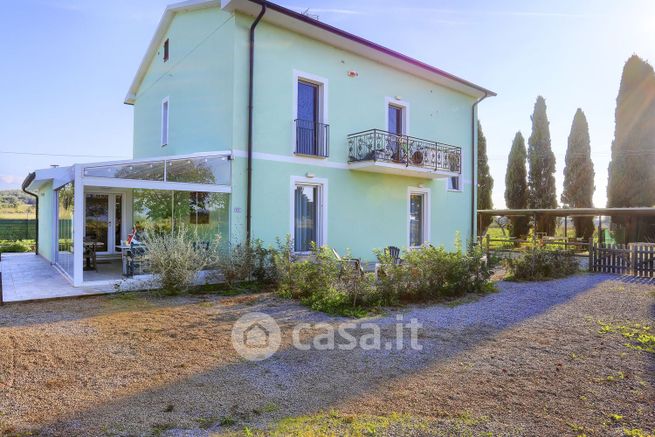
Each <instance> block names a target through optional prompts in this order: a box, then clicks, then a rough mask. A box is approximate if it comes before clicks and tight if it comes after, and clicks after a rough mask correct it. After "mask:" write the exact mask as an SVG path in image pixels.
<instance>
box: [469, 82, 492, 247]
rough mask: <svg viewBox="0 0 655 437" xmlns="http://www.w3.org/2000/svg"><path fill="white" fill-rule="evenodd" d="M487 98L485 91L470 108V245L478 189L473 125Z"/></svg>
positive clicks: (472, 236)
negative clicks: (479, 109)
mask: <svg viewBox="0 0 655 437" xmlns="http://www.w3.org/2000/svg"><path fill="white" fill-rule="evenodd" d="M487 97H489V93H487V92H486V91H485V93H484V96H482V97H480V98H479V99H478V100H476V101H475V103H473V106H471V240H470V241H471V243H470V244H474V243H475V210H476V204H475V193H476V191H477V189H478V182H477V180H476V179H477V174H476V167H475V160H476V159H477V153H475V127H476V126H475V125H476V121H477V120H476V118H475V108H476V107H477V106H478V104H479V103H480V102H481V101H483V100H484V99H486V98H487Z"/></svg>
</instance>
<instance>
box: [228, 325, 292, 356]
mask: <svg viewBox="0 0 655 437" xmlns="http://www.w3.org/2000/svg"><path fill="white" fill-rule="evenodd" d="M281 342H282V335H281V333H280V327H279V326H278V324H277V322H276V321H275V319H273V318H272V317H271V316H269V315H268V314H264V313H248V314H245V315H243V316H242V317H240V318H239V320H237V321H236V323H235V324H234V326H233V327H232V346H233V347H234V350H236V351H237V353H238V354H239V355H241V356H242V357H243V358H245V359H247V360H249V361H262V360H265V359H266V358H268V357H270V356H271V355H273V354H274V353H275V352H276V351H277V350H278V348H279V347H280V343H281Z"/></svg>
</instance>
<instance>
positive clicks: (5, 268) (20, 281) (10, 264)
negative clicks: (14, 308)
mask: <svg viewBox="0 0 655 437" xmlns="http://www.w3.org/2000/svg"><path fill="white" fill-rule="evenodd" d="M0 272H1V273H2V296H3V300H4V302H19V301H25V300H37V299H52V298H57V297H74V296H84V295H93V294H104V293H113V292H114V291H115V290H114V287H113V286H111V285H102V286H94V287H73V285H72V284H71V283H70V282H69V281H67V280H66V278H64V276H63V275H62V274H61V273H59V271H57V270H56V269H55V268H54V267H53V266H51V265H50V263H49V262H48V261H47V260H45V259H44V258H42V257H40V256H38V255H34V254H33V253H3V254H2V258H1V261H0Z"/></svg>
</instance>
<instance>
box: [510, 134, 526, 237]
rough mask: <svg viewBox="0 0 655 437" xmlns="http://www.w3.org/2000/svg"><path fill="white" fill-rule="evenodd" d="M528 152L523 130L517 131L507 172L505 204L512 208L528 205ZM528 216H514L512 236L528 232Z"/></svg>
mask: <svg viewBox="0 0 655 437" xmlns="http://www.w3.org/2000/svg"><path fill="white" fill-rule="evenodd" d="M526 159H527V152H526V151H525V140H524V139H523V135H522V134H521V132H517V133H516V135H515V136H514V141H512V149H511V150H510V152H509V157H508V159H507V171H506V172H505V204H506V205H507V207H508V208H510V209H525V208H527V207H528V180H527V177H528V171H527V169H526V167H525V161H526ZM528 229H529V227H528V219H527V217H512V236H513V237H523V236H525V235H527V233H528Z"/></svg>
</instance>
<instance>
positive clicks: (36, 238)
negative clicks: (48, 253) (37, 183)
mask: <svg viewBox="0 0 655 437" xmlns="http://www.w3.org/2000/svg"><path fill="white" fill-rule="evenodd" d="M34 178H36V173H30V174H29V175H27V177H26V178H25V180H24V181H23V185H22V186H21V189H22V190H23V192H25V194H29V195H30V196H34V199H35V200H36V222H35V223H36V231H35V233H34V254H35V255H38V254H39V195H38V194H36V193H32V192H31V191H27V187H28V186H29V185H30V184H31V183H32V181H33V180H34Z"/></svg>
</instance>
